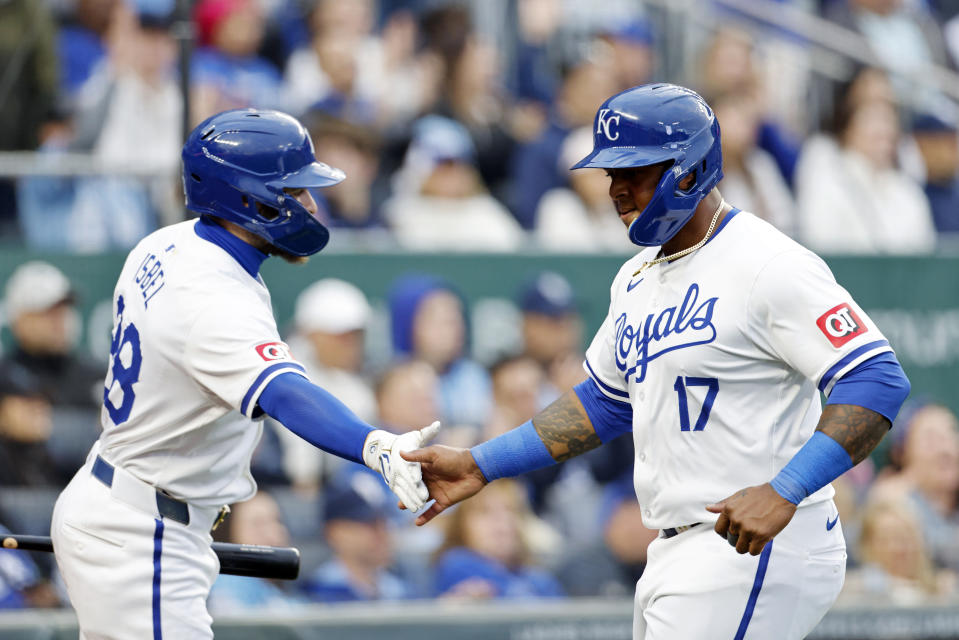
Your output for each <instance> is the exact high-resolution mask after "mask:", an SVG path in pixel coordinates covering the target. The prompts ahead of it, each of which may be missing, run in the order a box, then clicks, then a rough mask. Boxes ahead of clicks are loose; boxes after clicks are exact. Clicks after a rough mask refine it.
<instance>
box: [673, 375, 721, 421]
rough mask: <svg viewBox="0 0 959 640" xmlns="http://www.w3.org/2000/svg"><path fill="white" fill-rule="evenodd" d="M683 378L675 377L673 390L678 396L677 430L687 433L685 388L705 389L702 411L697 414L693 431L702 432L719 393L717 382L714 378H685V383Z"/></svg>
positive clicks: (687, 414)
mask: <svg viewBox="0 0 959 640" xmlns="http://www.w3.org/2000/svg"><path fill="white" fill-rule="evenodd" d="M683 380H684V378H683V376H677V377H676V384H674V385H673V389H675V390H676V394H677V395H678V396H679V430H680V431H689V406H688V402H687V400H686V388H687V387H707V388H708V390H707V391H706V399H705V400H703V409H702V411H700V412H699V417H698V418H697V419H696V424H695V425H694V426H693V429H692V430H693V431H702V430H703V429H705V428H706V422H707V421H708V420H709V412H710V411H712V410H713V402H715V401H716V394H718V393H719V380H717V379H716V378H695V377H693V376H686V378H685V383H684V382H683Z"/></svg>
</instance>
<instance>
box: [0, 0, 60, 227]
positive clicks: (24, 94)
mask: <svg viewBox="0 0 959 640" xmlns="http://www.w3.org/2000/svg"><path fill="white" fill-rule="evenodd" d="M55 37H56V25H55V24H54V22H53V19H52V17H51V15H50V9H49V8H48V7H47V5H46V3H43V2H35V1H34V0H10V1H9V2H4V3H0V69H3V75H2V78H3V80H2V81H0V152H2V151H27V150H33V149H36V148H37V145H39V144H40V142H41V141H42V140H43V138H44V131H43V129H44V123H45V122H46V121H47V120H48V119H50V117H51V113H52V112H53V111H54V108H55V105H56V98H57V88H58V86H57V82H58V61H57V57H56V49H55V42H54V39H55ZM16 220H17V198H16V190H15V183H14V182H13V181H10V180H0V237H2V236H14V235H15V232H16Z"/></svg>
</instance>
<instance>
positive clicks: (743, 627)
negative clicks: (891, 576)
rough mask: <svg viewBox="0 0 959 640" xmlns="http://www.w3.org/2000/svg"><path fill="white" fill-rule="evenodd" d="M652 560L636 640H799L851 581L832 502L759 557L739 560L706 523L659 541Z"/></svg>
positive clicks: (796, 521)
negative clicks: (847, 581) (848, 580)
mask: <svg viewBox="0 0 959 640" xmlns="http://www.w3.org/2000/svg"><path fill="white" fill-rule="evenodd" d="M830 524H831V525H832V526H831V527H830V528H828V529H827V526H828V525H830ZM647 558H648V560H647V565H646V570H645V571H644V573H643V575H642V577H641V578H640V580H639V583H638V584H637V588H636V600H635V610H634V614H633V640H667V639H668V640H702V639H703V638H710V639H715V640H770V638H776V639H777V640H798V639H800V638H804V637H805V636H806V634H808V633H809V632H810V631H812V629H813V628H814V627H815V626H816V625H817V624H818V623H819V621H820V620H821V619H822V617H823V616H824V615H825V614H826V612H827V611H828V610H829V608H830V607H831V606H832V604H833V603H834V602H835V601H836V598H837V597H838V595H839V591H840V589H842V584H843V580H844V579H845V575H846V543H845V539H844V538H843V535H842V527H841V526H840V524H839V522H838V512H837V511H836V506H835V504H833V501H832V500H827V501H825V502H820V503H818V504H814V505H810V506H808V507H802V508H800V509H797V511H796V514H795V515H794V516H793V519H792V521H791V522H790V523H789V524H788V525H787V526H786V528H785V529H783V530H782V532H780V534H779V535H778V536H776V537H775V538H773V540H772V541H771V542H770V543H769V544H768V545H767V546H766V548H765V549H764V550H763V553H762V554H761V555H759V556H751V555H748V554H746V555H740V554H738V553H736V550H735V549H734V548H733V547H731V546H730V545H729V543H728V542H726V540H725V539H723V538H720V537H719V536H718V535H717V534H716V532H715V531H714V530H713V524H712V523H704V524H701V525H699V526H697V527H695V528H693V529H690V530H688V531H685V532H683V533H680V534H679V535H676V536H674V537H672V538H668V539H667V538H662V537H660V538H657V539H655V540H653V542H652V543H651V544H650V545H649V549H648V551H647Z"/></svg>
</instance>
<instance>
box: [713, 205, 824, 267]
mask: <svg viewBox="0 0 959 640" xmlns="http://www.w3.org/2000/svg"><path fill="white" fill-rule="evenodd" d="M716 245H717V246H716V248H717V249H718V250H721V251H722V252H724V253H725V254H726V255H728V256H735V258H734V259H730V260H729V263H730V264H731V265H739V266H740V268H743V269H746V270H749V271H753V272H757V273H758V272H760V271H762V270H764V269H766V268H767V267H768V266H769V265H770V264H771V263H791V264H794V265H803V264H805V265H810V266H815V267H816V268H820V267H825V263H824V262H823V261H822V259H821V258H820V257H819V256H818V255H816V254H815V253H813V252H812V251H810V250H809V249H807V248H806V247H804V246H803V245H801V244H799V243H798V242H796V241H795V240H793V239H792V238H790V237H789V236H787V235H786V234H785V233H783V232H782V231H780V230H779V229H777V228H776V227H774V226H773V225H772V224H770V223H769V222H767V221H765V220H763V219H761V218H759V217H758V216H756V215H754V214H752V213H750V212H748V211H737V212H736V215H735V216H734V218H733V219H732V220H730V221H729V224H728V225H727V228H726V229H724V230H723V242H721V243H716ZM720 247H721V249H720Z"/></svg>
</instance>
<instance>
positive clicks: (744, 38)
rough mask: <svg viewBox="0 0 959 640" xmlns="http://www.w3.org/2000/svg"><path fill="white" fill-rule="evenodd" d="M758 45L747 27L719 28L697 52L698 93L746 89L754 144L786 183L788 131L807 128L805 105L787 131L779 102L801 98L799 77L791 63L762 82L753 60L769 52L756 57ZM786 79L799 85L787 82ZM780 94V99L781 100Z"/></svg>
mask: <svg viewBox="0 0 959 640" xmlns="http://www.w3.org/2000/svg"><path fill="white" fill-rule="evenodd" d="M759 44H760V43H759V42H757V40H756V38H755V37H754V36H753V35H752V34H751V33H750V32H748V31H745V30H743V29H738V28H732V27H728V26H724V27H721V28H719V29H718V30H717V31H716V32H715V33H714V34H713V35H712V37H711V38H710V39H709V40H708V41H707V43H706V45H705V46H704V47H703V49H702V51H701V52H700V54H699V58H698V62H699V64H698V65H697V69H698V78H697V80H696V82H697V84H698V85H699V89H700V93H701V94H702V95H708V96H717V97H718V96H724V95H735V94H737V93H747V94H750V95H751V96H752V97H753V98H754V99H755V102H754V103H753V107H754V108H756V109H758V111H759V113H758V117H759V120H760V122H759V124H758V127H759V129H758V132H757V140H756V144H757V146H759V147H760V148H761V149H763V150H765V151H766V152H767V153H769V154H770V155H771V156H772V157H773V159H775V161H776V166H777V167H778V169H779V172H780V173H781V174H782V177H783V178H784V179H785V180H786V182H787V183H789V184H792V182H793V179H794V174H795V170H796V162H797V160H798V157H799V148H800V142H799V140H797V139H796V138H795V135H796V134H795V133H794V132H795V131H803V130H804V128H805V126H808V122H806V121H805V119H806V118H808V113H807V112H808V108H800V109H797V111H800V112H801V115H799V116H796V115H795V114H793V115H794V117H793V118H792V120H793V121H795V120H797V119H799V120H803V121H802V122H793V123H792V125H791V129H792V131H793V132H790V127H789V126H787V123H788V122H789V121H790V118H788V117H784V112H786V108H785V105H794V104H795V103H796V102H798V101H799V100H797V98H795V97H790V96H802V97H803V98H805V92H804V90H803V89H802V88H801V86H802V84H803V82H804V80H802V74H801V73H799V72H798V70H797V68H796V67H792V68H790V73H789V74H781V73H780V74H778V75H776V76H774V78H775V80H774V82H769V83H764V82H763V77H764V75H763V69H762V68H761V67H760V66H759V65H758V64H757V62H756V61H757V59H758V60H766V61H767V62H768V61H769V60H770V59H771V58H772V56H758V55H757V52H756V48H757V46H758V45H759ZM767 77H768V76H767ZM790 82H792V83H796V84H799V85H800V87H794V86H788V84H789V83H790ZM781 95H785V96H786V97H785V98H781V97H780V96H781ZM783 103H785V105H784V104H783ZM710 104H712V103H710ZM744 208H745V207H744Z"/></svg>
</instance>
